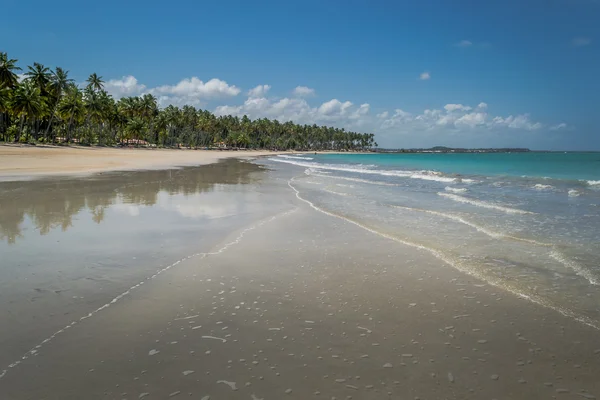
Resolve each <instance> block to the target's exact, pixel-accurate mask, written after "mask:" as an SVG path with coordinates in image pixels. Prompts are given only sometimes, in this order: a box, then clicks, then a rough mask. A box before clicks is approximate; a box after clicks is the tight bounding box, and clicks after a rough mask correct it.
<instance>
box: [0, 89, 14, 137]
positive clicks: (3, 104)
mask: <svg viewBox="0 0 600 400" xmlns="http://www.w3.org/2000/svg"><path fill="white" fill-rule="evenodd" d="M11 93H12V90H11V89H10V88H0V132H2V134H3V135H4V132H6V129H5V128H4V115H6V116H7V118H6V119H7V120H8V110H9V109H10V101H11ZM7 140H8V138H6V137H5V138H4V141H7Z"/></svg>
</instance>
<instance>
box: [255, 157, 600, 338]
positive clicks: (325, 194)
mask: <svg viewBox="0 0 600 400" xmlns="http://www.w3.org/2000/svg"><path fill="white" fill-rule="evenodd" d="M265 163H266V164H267V165H268V166H269V167H270V168H272V169H275V170H286V171H288V172H289V176H290V181H289V186H290V188H291V189H293V190H294V191H296V193H297V196H298V197H299V198H300V199H302V200H305V201H306V202H308V203H309V204H311V205H312V206H313V207H314V208H317V209H319V210H321V211H323V212H325V213H328V214H331V215H335V216H338V217H340V218H343V219H346V220H348V221H350V222H352V223H354V224H356V225H359V226H361V227H362V228H364V229H367V230H369V231H371V232H372V233H373V234H378V235H381V236H384V237H386V238H388V239H390V240H391V241H395V242H397V243H399V244H401V245H405V246H411V247H414V248H418V249H420V250H421V251H422V252H424V253H428V254H430V255H432V256H433V257H436V258H437V259H439V260H440V267H448V266H451V267H454V268H456V269H458V270H460V271H463V272H465V273H467V274H469V275H471V276H473V277H475V278H477V279H479V280H481V281H484V282H487V283H490V284H492V285H494V286H496V287H498V288H500V289H503V290H506V291H508V292H511V293H513V294H515V295H517V296H519V297H522V298H524V299H527V300H530V301H532V302H535V303H538V304H541V305H543V306H546V307H549V308H552V309H555V310H556V311H558V312H560V313H562V314H563V315H567V316H569V317H571V318H573V319H576V320H578V321H580V322H583V323H585V324H588V325H591V326H594V327H596V328H599V329H600V153H537V152H531V153H470V154H469V153H467V154H447V153H446V154H443V153H421V154H377V153H373V154H319V155H316V154H315V155H313V154H294V155H280V156H274V157H270V158H269V159H268V160H266V161H265Z"/></svg>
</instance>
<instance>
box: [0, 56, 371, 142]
mask: <svg viewBox="0 0 600 400" xmlns="http://www.w3.org/2000/svg"><path fill="white" fill-rule="evenodd" d="M18 71H21V68H19V67H18V66H17V60H15V59H11V58H9V57H8V55H7V53H0V141H5V142H9V141H14V142H25V143H27V142H42V143H56V142H66V143H73V142H75V143H80V144H87V145H103V146H114V145H118V144H132V143H133V144H140V143H143V144H151V145H156V146H165V147H176V146H177V147H179V146H185V147H190V148H198V147H202V148H205V147H213V146H215V145H220V146H228V147H240V148H262V149H278V150H283V149H294V150H365V149H370V148H372V147H374V146H377V143H375V141H374V135H373V134H370V133H357V132H349V131H346V130H344V129H339V128H334V127H327V126H317V125H298V124H295V123H293V122H291V121H288V122H283V123H282V122H279V121H277V120H269V119H266V118H260V119H255V120H251V119H250V118H248V117H247V116H243V117H242V118H239V117H237V116H231V115H228V116H216V115H214V114H213V113H211V112H210V111H207V110H201V109H196V108H194V107H193V106H189V105H186V106H183V107H181V108H179V107H175V106H172V105H170V106H168V107H166V108H164V109H160V108H159V107H158V104H157V99H156V97H154V96H153V95H152V94H145V95H143V96H139V97H124V98H121V99H119V100H115V99H114V98H113V97H112V96H111V95H109V94H108V93H107V92H106V90H105V89H104V82H103V80H102V77H100V76H98V75H97V74H95V73H94V74H92V75H90V76H89V78H88V79H87V81H86V85H85V86H84V87H83V88H80V87H79V86H77V85H76V84H75V82H74V81H73V79H70V78H69V76H68V75H69V74H68V71H66V70H64V69H62V68H60V67H56V68H55V69H54V70H51V69H49V68H47V67H45V66H44V65H42V64H39V63H34V64H33V65H32V66H28V67H27V70H26V71H25V72H24V74H23V75H21V76H19V75H18Z"/></svg>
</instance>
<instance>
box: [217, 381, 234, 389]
mask: <svg viewBox="0 0 600 400" xmlns="http://www.w3.org/2000/svg"><path fill="white" fill-rule="evenodd" d="M217 383H223V384H225V385H227V386H229V387H230V388H231V390H237V386H236V383H235V382H230V381H217Z"/></svg>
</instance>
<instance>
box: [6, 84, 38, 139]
mask: <svg viewBox="0 0 600 400" xmlns="http://www.w3.org/2000/svg"><path fill="white" fill-rule="evenodd" d="M11 106H12V109H13V112H14V113H15V114H16V115H18V116H19V117H20V118H21V126H20V129H19V137H20V135H21V134H22V133H23V125H24V123H25V121H26V120H27V122H28V123H29V122H30V121H31V119H35V118H37V117H38V116H40V115H41V114H42V112H43V111H44V102H43V100H42V95H41V92H40V89H39V88H38V87H37V86H35V85H34V84H33V82H31V81H28V80H26V81H25V82H23V83H22V84H20V85H19V86H17V89H16V90H15V91H14V94H13V97H12V101H11ZM19 137H17V138H16V141H18V140H19ZM26 140H29V129H28V130H27V136H26Z"/></svg>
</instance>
